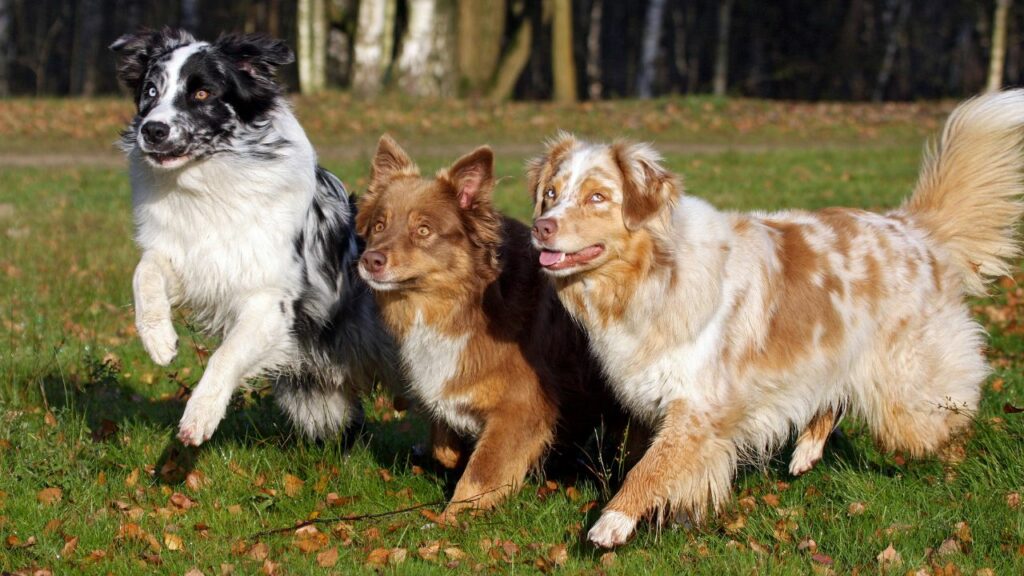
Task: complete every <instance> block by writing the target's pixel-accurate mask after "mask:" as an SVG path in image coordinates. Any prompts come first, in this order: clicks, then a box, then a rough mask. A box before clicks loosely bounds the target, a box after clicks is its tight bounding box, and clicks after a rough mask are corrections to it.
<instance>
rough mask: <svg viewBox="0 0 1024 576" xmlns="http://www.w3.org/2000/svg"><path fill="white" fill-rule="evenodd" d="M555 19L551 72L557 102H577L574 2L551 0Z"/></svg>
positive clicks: (552, 35) (552, 34)
mask: <svg viewBox="0 0 1024 576" xmlns="http://www.w3.org/2000/svg"><path fill="white" fill-rule="evenodd" d="M551 2H552V3H553V4H554V18H553V21H552V25H551V72H552V74H553V75H554V88H555V93H554V96H555V101H556V102H562V103H569V102H576V100H577V99H578V97H577V95H576V61H575V59H574V58H573V53H572V0H551Z"/></svg>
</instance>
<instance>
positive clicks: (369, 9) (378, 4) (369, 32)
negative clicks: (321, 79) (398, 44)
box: [352, 0, 395, 96]
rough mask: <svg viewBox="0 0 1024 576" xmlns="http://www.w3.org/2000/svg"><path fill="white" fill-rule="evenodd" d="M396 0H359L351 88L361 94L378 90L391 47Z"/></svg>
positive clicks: (388, 64) (377, 92)
mask: <svg viewBox="0 0 1024 576" xmlns="http://www.w3.org/2000/svg"><path fill="white" fill-rule="evenodd" d="M394 34H395V0H362V1H361V2H359V18H358V25H357V27H356V41H355V48H354V49H353V52H355V57H354V66H353V69H352V88H353V90H355V92H356V93H358V94H360V95H362V96H374V95H376V94H379V93H380V91H381V89H382V88H383V87H384V75H385V74H386V73H387V70H388V68H389V67H390V66H391V56H392V52H393V51H394Z"/></svg>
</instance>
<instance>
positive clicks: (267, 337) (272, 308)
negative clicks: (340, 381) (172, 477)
mask: <svg viewBox="0 0 1024 576" xmlns="http://www.w3.org/2000/svg"><path fill="white" fill-rule="evenodd" d="M279 302H280V297H274V296H272V295H268V294H257V295H254V296H251V297H249V299H248V300H247V301H246V304H245V306H244V308H243V309H242V310H241V311H240V312H239V315H238V321H237V322H236V323H235V325H234V326H233V327H232V329H231V331H230V332H228V334H227V336H225V338H224V341H223V342H222V343H221V345H220V348H218V349H217V351H216V352H214V353H213V355H212V356H210V362H209V364H208V365H207V367H206V372H205V373H203V377H202V378H201V379H200V380H199V384H198V385H197V386H196V387H195V390H193V391H192V397H191V398H189V400H188V404H187V405H186V406H185V414H184V415H183V416H182V417H181V423H180V425H179V428H178V438H179V439H180V440H181V441H182V442H183V443H184V444H186V445H190V446H198V445H200V444H202V443H203V442H205V441H207V440H209V439H210V436H212V435H213V431H214V430H216V429H217V425H218V424H220V421H221V419H223V418H224V413H225V412H226V411H227V407H228V402H229V401H230V400H231V395H232V394H233V393H234V391H235V389H237V388H238V387H239V386H240V385H241V384H242V382H243V380H244V379H245V378H246V377H249V376H255V375H256V374H257V373H258V372H259V371H260V369H261V368H263V367H266V366H270V365H273V364H274V363H275V360H280V359H281V358H282V357H283V353H284V352H286V348H285V347H286V346H287V345H288V342H289V341H290V338H289V336H288V324H287V321H286V318H285V316H284V315H283V314H282V313H281V311H280V308H279Z"/></svg>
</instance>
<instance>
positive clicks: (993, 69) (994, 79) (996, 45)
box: [985, 0, 1010, 92]
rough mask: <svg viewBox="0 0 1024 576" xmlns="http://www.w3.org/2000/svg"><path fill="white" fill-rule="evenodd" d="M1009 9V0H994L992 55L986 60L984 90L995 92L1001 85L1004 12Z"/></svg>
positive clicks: (1004, 46) (1004, 55) (1004, 44)
mask: <svg viewBox="0 0 1024 576" xmlns="http://www.w3.org/2000/svg"><path fill="white" fill-rule="evenodd" d="M1009 11H1010V0H996V14H995V18H994V19H993V23H992V55H991V58H989V61H988V82H987V83H986V85H985V91H986V92H995V91H996V90H999V88H1001V87H1002V85H1003V69H1004V64H1005V61H1006V14H1007V13H1008V12H1009Z"/></svg>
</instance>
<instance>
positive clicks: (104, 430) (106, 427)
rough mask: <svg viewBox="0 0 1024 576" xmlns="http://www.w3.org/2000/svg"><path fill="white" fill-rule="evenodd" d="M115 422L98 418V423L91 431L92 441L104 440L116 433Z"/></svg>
mask: <svg viewBox="0 0 1024 576" xmlns="http://www.w3.org/2000/svg"><path fill="white" fill-rule="evenodd" d="M117 429H118V428H117V422H114V421H113V420H108V419H106V418H104V419H102V420H100V425H99V426H98V427H97V428H96V429H95V430H93V431H92V441H93V442H106V441H107V440H109V439H111V438H113V437H114V435H116V434H117Z"/></svg>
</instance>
